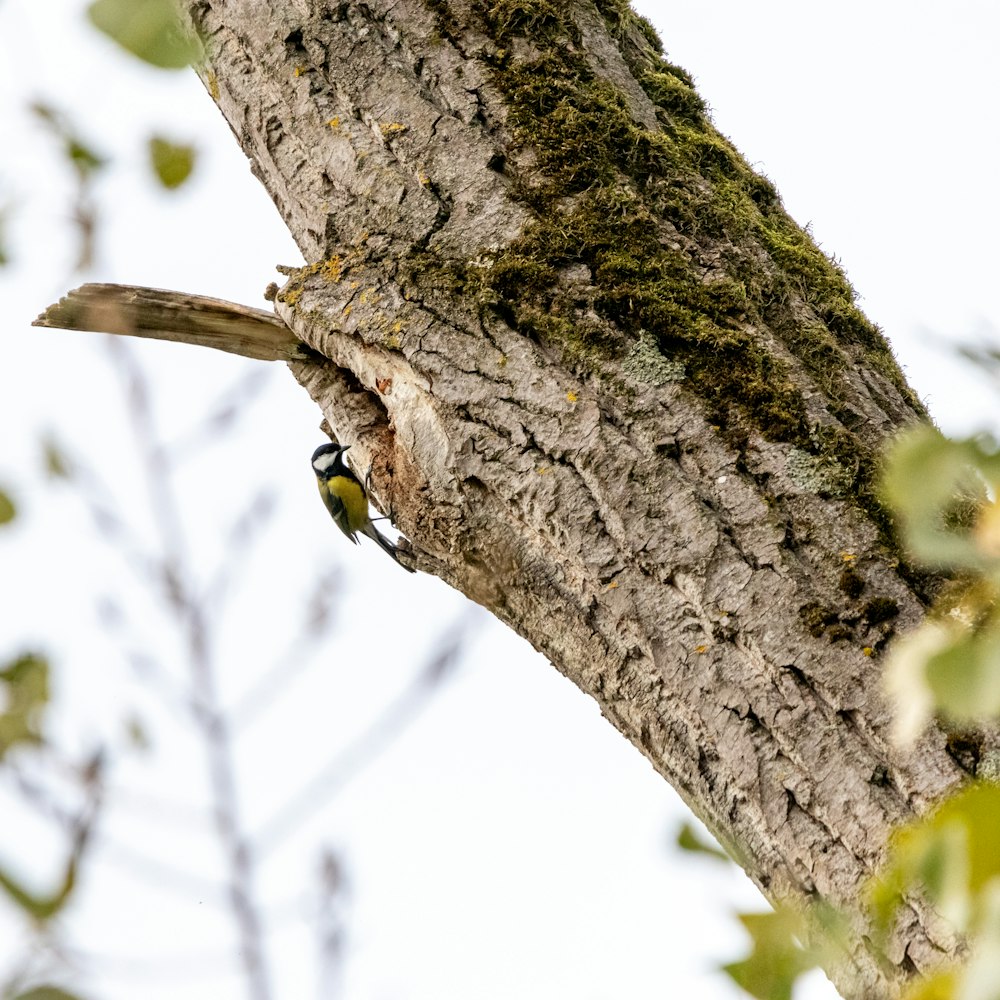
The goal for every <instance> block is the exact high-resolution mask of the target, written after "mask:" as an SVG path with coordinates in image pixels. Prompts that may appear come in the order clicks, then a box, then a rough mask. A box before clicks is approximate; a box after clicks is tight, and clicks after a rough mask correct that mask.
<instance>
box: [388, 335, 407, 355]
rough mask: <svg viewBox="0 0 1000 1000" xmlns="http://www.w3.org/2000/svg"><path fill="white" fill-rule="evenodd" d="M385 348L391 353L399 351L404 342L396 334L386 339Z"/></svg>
mask: <svg viewBox="0 0 1000 1000" xmlns="http://www.w3.org/2000/svg"><path fill="white" fill-rule="evenodd" d="M385 346H386V347H388V348H389V350H390V351H398V350H399V349H400V348H401V347H402V346H403V344H402V341H400V339H399V337H397V336H395V334H394V335H393V336H391V337H386V340H385Z"/></svg>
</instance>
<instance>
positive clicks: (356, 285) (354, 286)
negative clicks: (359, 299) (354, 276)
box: [347, 281, 361, 291]
mask: <svg viewBox="0 0 1000 1000" xmlns="http://www.w3.org/2000/svg"><path fill="white" fill-rule="evenodd" d="M360 284H361V282H360V281H352V282H351V283H350V284H349V285H348V286H347V287H348V288H350V289H351V291H354V289H355V288H357V287H358V285H360Z"/></svg>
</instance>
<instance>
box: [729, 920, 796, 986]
mask: <svg viewBox="0 0 1000 1000" xmlns="http://www.w3.org/2000/svg"><path fill="white" fill-rule="evenodd" d="M738 917H739V919H740V922H741V923H742V924H743V926H744V927H745V928H746V929H747V931H748V932H749V934H750V937H751V938H752V940H753V949H752V951H751V953H750V956H749V957H748V958H745V959H744V960H743V961H741V962H733V963H731V964H729V965H726V966H723V969H722V971H723V972H725V973H726V974H727V975H728V976H729V977H730V978H731V979H732V980H733V981H734V982H735V983H736V984H737V985H738V986H740V987H742V988H743V989H744V990H746V991H747V993H749V994H750V995H751V996H755V997H758V998H759V1000H791V996H792V987H793V986H794V985H795V980H796V979H798V977H799V976H801V975H802V974H803V973H804V972H807V971H808V970H809V969H811V968H813V967H814V966H815V965H816V957H815V956H814V955H812V954H810V953H808V952H806V951H805V950H804V949H803V948H802V947H801V946H800V945H799V943H798V938H799V937H800V936H801V935H802V934H803V932H804V930H805V921H804V919H803V918H802V917H801V916H800V915H799V914H798V913H796V912H795V911H793V910H789V909H778V910H775V911H774V912H773V913H740V914H738Z"/></svg>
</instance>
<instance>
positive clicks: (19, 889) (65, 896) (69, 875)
mask: <svg viewBox="0 0 1000 1000" xmlns="http://www.w3.org/2000/svg"><path fill="white" fill-rule="evenodd" d="M77 863H78V856H77V854H76V852H74V853H73V854H72V855H71V856H70V859H69V861H68V862H67V863H66V871H65V872H64V874H63V877H62V878H61V879H60V881H59V885H58V886H57V887H56V889H55V891H54V892H52V893H51V894H50V895H47V896H43V895H39V894H38V893H34V892H32V891H31V890H30V889H28V888H27V887H26V886H25V885H24V884H23V883H22V882H20V881H19V880H18V879H16V878H15V877H14V876H13V875H12V874H11V873H10V872H8V871H6V870H5V869H4V868H2V867H0V889H3V890H4V892H6V893H7V895H8V896H9V897H10V900H11V901H12V902H13V903H14V904H15V905H16V906H18V907H20V908H21V909H22V910H24V912H25V913H27V914H28V915H29V916H30V917H31V918H32V919H34V920H37V921H38V922H39V923H45V922H46V921H48V920H51V919H52V918H53V917H54V916H56V915H57V914H58V913H59V911H60V910H62V908H63V907H64V906H65V905H66V903H67V901H68V900H69V897H70V896H71V895H72V893H73V889H74V888H75V887H76V869H77Z"/></svg>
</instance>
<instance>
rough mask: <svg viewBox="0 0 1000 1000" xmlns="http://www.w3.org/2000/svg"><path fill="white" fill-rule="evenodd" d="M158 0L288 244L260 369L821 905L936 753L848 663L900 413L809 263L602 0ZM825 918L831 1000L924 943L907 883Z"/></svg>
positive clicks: (904, 612) (445, 572)
mask: <svg viewBox="0 0 1000 1000" xmlns="http://www.w3.org/2000/svg"><path fill="white" fill-rule="evenodd" d="M189 6H190V11H191V16H192V19H193V21H194V23H195V24H196V26H197V27H198V29H199V30H200V31H201V32H202V33H203V34H204V36H205V37H206V39H207V41H208V46H209V53H210V54H209V59H208V62H207V64H206V66H205V67H204V69H203V76H204V79H205V82H206V86H207V89H208V90H209V92H210V93H211V95H212V97H213V98H214V99H215V100H216V102H217V104H218V105H219V107H220V108H221V110H222V112H223V114H224V115H225V117H226V119H227V120H228V122H229V124H230V125H231V127H232V129H233V132H234V133H235V135H236V137H237V139H238V141H239V142H240V144H241V145H242V147H243V149H244V150H245V152H246V154H247V156H248V157H249V159H250V162H251V165H252V169H253V170H254V172H255V174H256V175H257V176H258V177H259V178H260V180H261V181H262V183H263V184H264V185H265V186H266V188H267V190H268V191H269V192H270V194H271V196H272V197H273V199H274V201H275V204H276V205H277V206H278V208H279V210H280V211H281V213H282V215H283V216H284V218H285V220H286V222H287V224H288V226H289V229H290V230H291V232H292V233H293V235H294V236H295V238H296V240H297V241H298V244H299V246H300V247H301V249H302V252H303V254H304V256H305V258H306V260H308V261H310V262H311V263H310V265H309V266H308V267H306V268H304V269H302V270H299V271H296V272H295V273H293V274H291V275H290V277H289V280H288V282H287V283H286V285H285V287H284V288H283V289H282V291H281V292H280V293H279V295H278V301H277V311H278V314H279V315H280V316H281V318H282V319H283V320H284V321H285V323H287V325H288V327H289V328H290V329H291V330H292V331H293V333H294V338H295V340H296V341H301V342H303V343H305V344H307V345H308V346H309V347H310V348H311V349H312V351H314V352H316V353H315V355H314V356H311V357H310V358H308V359H306V360H292V361H291V362H290V368H291V370H292V372H293V374H294V375H295V377H296V378H297V379H298V380H299V381H300V382H301V383H302V385H303V386H305V388H306V389H307V390H308V391H309V392H310V393H311V394H312V396H313V398H314V399H315V400H316V402H317V403H318V404H319V406H320V408H321V409H322V411H323V413H324V415H325V417H326V419H327V421H328V422H329V426H330V427H331V428H332V430H333V432H334V433H335V435H336V436H337V438H338V439H341V440H345V439H346V440H348V441H351V442H353V443H354V450H353V451H352V455H354V456H356V457H357V458H358V459H359V461H360V467H362V468H366V467H367V466H368V462H369V459H371V460H373V461H374V477H373V483H374V493H375V495H376V497H377V498H378V500H379V502H380V504H381V506H382V507H383V508H389V507H391V509H392V510H393V512H394V515H395V517H396V520H397V522H398V525H399V527H400V528H401V530H402V531H403V532H404V533H405V535H406V536H407V537H408V538H409V539H410V540H411V542H412V545H413V550H412V562H413V564H414V565H416V566H417V567H419V568H420V569H422V570H424V571H426V572H430V573H435V574H437V575H438V576H440V577H442V578H443V579H445V580H447V581H448V582H449V583H450V584H451V585H452V586H454V587H456V588H458V589H459V590H461V591H462V592H464V593H465V594H467V595H469V596H470V597H471V598H472V599H474V600H476V601H478V602H479V603H480V604H483V605H484V606H486V607H487V608H489V609H490V610H491V611H493V612H494V613H495V614H496V615H497V616H499V617H500V618H502V619H503V620H504V621H506V622H508V623H509V624H510V625H511V626H512V627H513V628H514V629H516V630H517V631H518V632H519V633H520V634H521V635H523V636H525V637H526V638H527V639H528V640H529V641H530V642H531V643H532V644H533V645H534V646H535V647H536V648H537V649H539V650H541V651H543V652H544V653H545V654H546V655H547V656H548V657H549V659H550V660H551V662H552V663H553V665H554V666H555V667H556V668H557V669H559V670H560V671H562V672H563V673H565V674H566V675H567V676H568V677H570V678H571V679H572V680H573V681H574V682H575V683H576V684H578V685H579V686H580V687H581V688H582V689H583V690H585V691H586V692H588V693H589V694H590V695H592V696H593V697H594V698H595V699H596V700H597V702H598V703H599V704H600V706H601V709H602V711H603V713H604V714H605V715H606V716H607V718H608V719H609V720H610V721H611V722H612V723H613V724H614V725H615V726H616V727H617V728H618V729H619V730H620V731H621V732H622V733H623V734H624V735H625V736H626V737H627V738H628V739H629V740H631V741H632V742H633V743H634V744H635V745H636V746H637V747H638V748H639V749H640V750H641V751H642V752H643V753H644V754H645V755H646V756H647V757H648V759H649V760H650V761H651V762H652V764H653V766H654V767H655V768H656V769H657V770H658V771H659V772H660V773H661V774H662V775H663V776H664V777H665V778H667V780H669V781H670V782H671V783H672V784H673V785H674V786H675V787H676V788H677V789H678V790H679V791H680V793H681V794H682V795H683V796H684V797H685V799H686V800H687V802H688V803H689V804H690V805H691V807H692V808H693V810H694V811H695V813H696V814H697V815H698V816H700V817H701V818H702V819H703V820H705V821H706V823H707V824H708V825H709V827H710V828H711V829H712V830H713V831H714V832H715V833H716V834H717V835H718V837H719V838H720V840H721V841H722V842H723V843H724V844H725V845H726V846H727V847H728V848H729V849H730V851H731V852H732V853H733V855H734V856H735V857H737V858H738V859H739V861H740V863H741V864H742V865H743V866H744V867H745V868H746V870H747V872H748V873H749V874H750V876H751V877H752V878H753V879H754V881H755V882H756V883H757V884H758V885H759V886H760V887H761V888H762V889H763V890H764V892H765V893H766V894H767V895H768V896H769V897H770V898H772V899H792V900H798V901H802V902H806V901H809V900H811V899H815V898H816V897H822V898H824V899H827V900H829V901H831V902H833V903H834V904H838V905H840V904H845V903H846V904H850V903H853V902H855V901H856V899H857V896H858V893H859V889H860V887H861V885H862V883H863V880H864V879H865V877H866V876H868V875H869V874H871V873H872V872H873V871H874V870H875V868H876V867H877V865H878V863H879V861H880V859H881V858H882V856H883V853H884V849H885V845H886V839H887V836H888V833H889V831H890V829H891V827H892V826H893V825H894V824H896V823H899V822H900V821H904V820H907V819H909V818H911V817H912V816H913V815H914V814H918V813H920V812H922V811H924V810H926V809H927V807H928V806H929V804H931V803H933V802H934V801H935V800H936V799H937V798H939V797H940V796H941V795H942V794H944V793H946V792H947V791H949V790H950V789H952V788H954V787H955V786H956V784H957V783H958V782H960V781H961V780H962V779H963V777H964V774H965V772H964V771H963V770H962V769H961V768H960V767H959V765H958V763H957V762H956V760H955V759H953V757H952V755H951V754H949V752H948V747H947V741H946V738H945V736H944V735H943V734H942V733H941V732H939V731H936V730H934V731H932V732H930V733H928V734H927V736H926V737H925V738H924V739H923V740H922V741H921V742H920V744H919V745H918V746H917V747H915V748H913V749H910V750H899V749H897V748H894V747H893V745H892V744H891V742H890V740H889V735H888V725H889V713H888V711H887V707H886V705H885V703H884V701H883V698H882V696H881V694H880V688H879V672H880V662H879V661H880V657H881V654H882V651H883V650H884V648H885V646H886V643H887V642H888V640H889V639H890V637H891V636H892V634H893V633H894V631H896V630H898V629H905V628H907V627H908V626H910V625H912V624H914V623H915V622H917V621H918V620H919V619H920V617H921V616H922V614H923V613H924V610H925V606H926V602H927V596H928V595H927V593H926V584H921V582H920V581H919V580H918V579H916V578H914V577H913V576H912V574H909V573H907V572H906V571H905V568H901V565H900V562H899V559H898V554H897V552H896V550H895V548H894V544H893V542H892V539H891V526H890V524H889V519H888V517H887V515H886V513H885V511H884V510H883V509H882V508H881V507H880V506H879V503H878V501H877V499H876V497H875V495H874V491H873V482H874V476H875V469H876V456H877V454H878V451H879V449H880V448H881V446H882V444H883V442H884V440H885V439H886V438H887V436H889V435H891V434H892V433H893V432H894V431H895V430H896V429H897V428H899V427H901V426H903V425H905V424H907V423H910V422H912V421H915V420H919V419H922V418H923V417H924V416H925V415H924V413H923V411H922V409H921V407H920V405H919V403H918V402H917V401H916V399H915V398H914V396H913V394H912V393H911V392H910V390H909V389H908V388H907V386H906V385H905V383H904V381H903V379H902V376H901V375H900V373H899V371H898V369H897V368H896V366H895V363H894V361H893V360H892V357H891V354H890V352H889V350H888V348H887V346H886V345H885V343H884V341H883V340H882V339H881V335H880V334H879V332H878V331H877V330H876V329H875V328H874V327H872V326H871V324H870V323H868V321H867V320H865V318H864V317H863V316H861V314H860V313H858V312H857V310H856V309H855V307H854V305H853V302H852V294H851V292H850V289H849V287H848V286H847V284H846V281H845V280H844V278H843V276H842V275H841V274H840V272H839V271H838V270H837V268H836V267H835V266H834V265H832V264H831V263H830V262H829V261H828V260H827V259H826V258H824V257H823V255H822V254H821V253H819V251H817V250H816V248H815V247H814V246H813V244H812V243H811V241H810V240H809V238H808V237H807V236H806V235H805V234H803V233H802V232H801V230H799V229H798V228H797V227H796V226H795V225H794V223H792V222H791V220H790V219H789V218H788V217H787V215H786V214H785V213H784V211H783V209H782V208H781V204H780V199H779V198H778V196H777V194H776V193H775V192H774V190H773V188H772V187H771V186H770V184H769V183H768V182H767V181H766V180H764V179H763V178H760V177H758V176H756V175H755V174H753V172H752V171H751V170H750V169H749V168H748V167H747V166H746V164H745V163H744V162H743V161H742V159H741V158H740V157H739V156H738V154H737V153H736V152H735V151H734V150H733V149H732V147H731V146H730V145H729V144H728V142H726V140H724V139H723V138H722V137H721V136H719V135H718V134H717V133H716V132H715V131H714V130H713V129H712V127H711V124H710V123H709V121H708V120H707V118H706V115H705V112H704V108H703V106H702V104H701V102H700V101H699V99H698V98H697V95H696V94H695V93H694V91H693V90H692V89H691V87H690V85H689V84H690V81H689V80H688V79H687V78H686V76H685V74H684V73H683V71H681V70H679V69H678V68H677V67H673V66H671V65H670V64H669V63H667V62H666V61H665V60H664V59H663V58H662V56H661V54H660V53H659V52H658V51H657V47H656V42H655V39H654V38H652V37H651V35H650V32H649V30H648V29H647V27H646V26H644V25H643V24H642V23H641V22H640V21H639V20H638V19H637V18H635V17H634V15H632V14H631V12H630V11H629V10H628V9H627V8H625V7H624V6H623V5H622V4H621V3H620V2H619V0H614V2H612V0H602V2H600V3H599V4H597V5H595V3H594V2H592V0H565V2H562V3H560V4H559V5H555V4H549V3H547V2H545V0H533V2H515V0H500V2H495V3H470V2H468V0H392V2H390V0H369V2H368V3H363V4H355V3H351V4H348V3H336V2H333V0H325V2H324V0H273V2H267V0H255V2H248V0H239V2H236V0H229V2H226V0H201V2H198V3H194V4H191V5H189ZM308 450H309V449H308V448H306V451H308ZM304 454H305V453H304ZM852 933H853V935H854V936H853V938H852V940H851V941H850V943H849V951H850V954H849V955H848V956H846V957H845V959H844V960H843V962H841V963H840V964H839V965H838V966H837V967H835V968H831V969H830V970H829V972H830V974H831V977H832V978H833V979H834V982H835V983H836V985H837V986H838V988H839V989H840V991H841V992H842V994H843V995H844V996H845V997H865V998H881V997H892V996H896V995H897V994H898V992H899V989H900V987H901V984H902V983H903V982H905V980H906V979H907V978H908V977H909V976H911V975H912V974H913V973H914V971H919V970H921V969H925V968H927V967H929V966H930V965H932V964H933V963H934V962H935V961H936V960H937V959H939V958H940V957H941V956H942V955H943V954H948V953H951V952H952V951H953V949H954V947H955V942H954V941H953V940H952V939H951V938H950V937H949V935H948V933H947V931H946V930H945V929H943V928H941V927H940V926H938V924H937V923H936V922H935V919H934V917H933V915H932V914H929V913H928V912H926V910H924V909H923V908H922V907H921V905H920V904H919V902H917V901H912V902H911V904H910V905H909V907H908V908H907V909H906V910H905V912H904V914H903V917H902V919H901V922H900V926H899V928H898V930H897V932H896V934H895V937H894V938H893V940H892V942H891V943H890V945H889V947H888V951H887V952H886V953H878V952H877V951H876V950H875V949H874V947H873V946H872V945H871V944H870V942H869V941H868V938H867V936H866V928H865V924H864V920H863V918H862V917H860V916H859V917H858V918H857V920H856V921H855V924H854V929H853V932H852Z"/></svg>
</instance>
